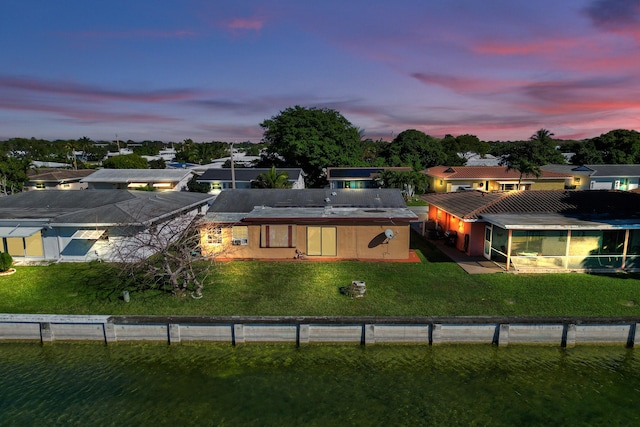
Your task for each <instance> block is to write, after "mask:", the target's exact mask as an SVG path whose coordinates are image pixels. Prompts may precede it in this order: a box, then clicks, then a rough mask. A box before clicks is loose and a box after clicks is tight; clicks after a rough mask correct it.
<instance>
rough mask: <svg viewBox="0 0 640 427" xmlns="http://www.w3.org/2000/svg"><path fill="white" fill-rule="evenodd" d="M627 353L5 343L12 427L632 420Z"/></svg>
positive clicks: (636, 414)
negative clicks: (54, 426)
mask: <svg viewBox="0 0 640 427" xmlns="http://www.w3.org/2000/svg"><path fill="white" fill-rule="evenodd" d="M639 351H640V350H633V349H625V348H621V347H576V348H573V349H561V348H556V347H506V348H498V347H494V346H489V345H487V346H485V345H479V346H438V347H429V346H382V345H375V346H371V347H366V348H363V347H360V346H333V345H323V346H319V345H310V346H305V347H301V348H296V347H295V346H292V345H262V344H260V345H244V346H239V347H232V346H230V345H227V344H225V345H181V346H171V347H169V346H165V345H158V344H146V345H123V344H116V345H109V346H104V345H98V344H63V343H55V344H47V345H44V346H41V345H38V344H31V343H26V344H10V343H2V344H0V425H3V426H5V425H7V426H14V425H15V426H53V425H65V426H68V425H71V426H109V425H113V426H149V425H152V426H161V425H172V426H186V425H203V426H208V425H212V426H218V425H219V426H421V425H442V426H468V425H479V426H484V425H490V426H553V425H557V426H561V425H562V426H582V425H589V426H618V425H624V426H637V425H640V360H639V359H640V358H639V356H638V354H640V353H639Z"/></svg>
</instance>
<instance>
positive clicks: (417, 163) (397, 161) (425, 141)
mask: <svg viewBox="0 0 640 427" xmlns="http://www.w3.org/2000/svg"><path fill="white" fill-rule="evenodd" d="M382 156H383V157H384V158H385V159H386V162H387V164H388V165H389V166H412V167H414V168H416V169H426V168H429V167H431V166H435V165H439V164H443V163H445V161H446V158H447V155H446V153H445V152H444V150H443V149H442V144H441V143H440V141H439V140H437V139H435V138H433V137H431V136H429V135H427V134H425V133H424V132H421V131H419V130H415V129H409V130H405V131H404V132H400V133H399V134H398V136H396V137H395V138H394V139H393V141H391V143H389V144H388V145H387V146H386V147H385V149H384V150H383V152H382Z"/></svg>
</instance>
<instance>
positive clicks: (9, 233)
mask: <svg viewBox="0 0 640 427" xmlns="http://www.w3.org/2000/svg"><path fill="white" fill-rule="evenodd" d="M40 230H42V227H21V226H19V225H14V226H12V227H0V237H29V236H33V235H34V234H36V233H37V232H38V231H40Z"/></svg>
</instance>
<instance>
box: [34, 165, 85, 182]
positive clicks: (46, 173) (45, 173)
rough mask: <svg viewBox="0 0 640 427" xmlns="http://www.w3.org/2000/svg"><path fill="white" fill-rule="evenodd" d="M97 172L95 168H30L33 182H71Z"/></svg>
mask: <svg viewBox="0 0 640 427" xmlns="http://www.w3.org/2000/svg"><path fill="white" fill-rule="evenodd" d="M94 172H95V169H79V170H73V169H55V168H40V169H29V172H28V174H29V181H33V182H36V181H38V182H61V183H62V182H69V181H78V180H80V179H82V178H85V177H87V176H89V175H91V174H92V173H94Z"/></svg>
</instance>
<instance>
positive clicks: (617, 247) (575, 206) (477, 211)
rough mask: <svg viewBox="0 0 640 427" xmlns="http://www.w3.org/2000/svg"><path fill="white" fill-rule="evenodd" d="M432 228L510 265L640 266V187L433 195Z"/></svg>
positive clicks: (520, 267) (583, 268) (533, 268)
mask: <svg viewBox="0 0 640 427" xmlns="http://www.w3.org/2000/svg"><path fill="white" fill-rule="evenodd" d="M422 197H423V199H424V200H425V201H426V202H427V203H429V214H428V218H429V223H430V225H432V226H431V227H427V228H428V229H431V231H429V233H430V234H431V235H432V236H434V237H441V236H445V238H447V239H448V240H447V241H448V243H449V244H452V245H455V246H456V247H457V248H458V249H460V250H461V251H463V252H465V253H466V254H468V255H470V256H479V255H482V256H484V257H485V258H487V259H489V260H492V261H495V262H496V263H499V264H501V265H502V266H503V267H504V268H505V270H510V269H513V268H515V269H516V270H519V271H563V270H564V271H594V270H598V271H607V270H626V271H640V193H636V192H625V191H606V190H593V191H553V190H547V191H545V190H541V191H519V192H508V193H485V192H480V191H465V192H458V193H441V194H435V193H434V194H427V195H424V196H422Z"/></svg>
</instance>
